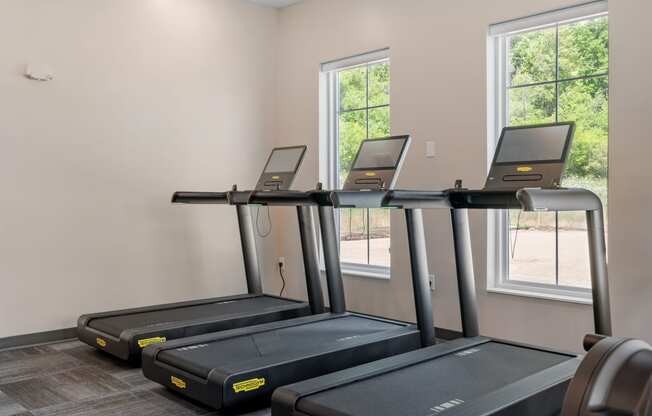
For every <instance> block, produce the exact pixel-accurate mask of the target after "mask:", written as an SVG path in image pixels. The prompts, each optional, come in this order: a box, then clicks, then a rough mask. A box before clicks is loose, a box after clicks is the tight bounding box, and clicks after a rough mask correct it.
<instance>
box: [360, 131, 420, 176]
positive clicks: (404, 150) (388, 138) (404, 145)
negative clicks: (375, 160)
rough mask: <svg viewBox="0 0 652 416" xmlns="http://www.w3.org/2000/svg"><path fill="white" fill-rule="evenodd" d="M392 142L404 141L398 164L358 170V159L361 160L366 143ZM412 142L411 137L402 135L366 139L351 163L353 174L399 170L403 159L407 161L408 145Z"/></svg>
mask: <svg viewBox="0 0 652 416" xmlns="http://www.w3.org/2000/svg"><path fill="white" fill-rule="evenodd" d="M390 140H402V141H403V145H402V146H401V151H400V152H399V154H398V158H397V159H396V163H395V164H394V165H391V166H377V167H362V168H356V167H355V165H356V163H358V159H359V158H360V154H361V153H362V150H363V148H364V145H365V143H369V142H381V141H390ZM409 142H410V136H409V135H402V136H389V137H382V138H378V139H365V140H363V141H362V142H361V143H360V147H358V151H357V152H356V154H355V159H353V163H351V169H350V171H351V172H360V171H367V170H390V169H394V170H397V171H398V170H399V168H400V167H401V164H402V162H403V159H405V153H406V150H407V147H408V144H409Z"/></svg>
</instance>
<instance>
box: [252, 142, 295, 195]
mask: <svg viewBox="0 0 652 416" xmlns="http://www.w3.org/2000/svg"><path fill="white" fill-rule="evenodd" d="M306 149H307V146H290V147H276V148H274V149H273V150H272V153H270V155H269V158H267V163H265V168H264V169H263V173H261V174H260V178H259V179H258V183H257V184H256V190H257V191H287V190H289V189H290V187H291V186H292V182H293V181H294V178H295V176H296V173H297V171H298V170H299V166H301V162H302V161H303V156H304V155H305V154H306Z"/></svg>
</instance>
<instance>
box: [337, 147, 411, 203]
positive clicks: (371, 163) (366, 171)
mask: <svg viewBox="0 0 652 416" xmlns="http://www.w3.org/2000/svg"><path fill="white" fill-rule="evenodd" d="M409 144H410V136H393V137H385V138H382V139H367V140H364V141H363V142H362V143H361V144H360V147H359V148H358V153H357V154H356V156H355V159H354V161H353V164H352V167H351V171H350V172H349V175H348V177H347V178H346V181H345V182H344V186H343V189H344V190H346V191H378V190H388V189H392V188H393V187H394V184H395V182H396V178H397V177H398V172H399V171H400V169H401V165H402V164H403V160H404V159H405V154H406V153H407V149H408V146H409Z"/></svg>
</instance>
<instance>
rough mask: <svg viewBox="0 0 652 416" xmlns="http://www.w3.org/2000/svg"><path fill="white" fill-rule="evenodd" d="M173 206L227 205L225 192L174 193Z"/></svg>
mask: <svg viewBox="0 0 652 416" xmlns="http://www.w3.org/2000/svg"><path fill="white" fill-rule="evenodd" d="M172 203H173V204H224V205H226V204H228V203H229V201H228V199H227V193H226V192H175V193H174V195H172Z"/></svg>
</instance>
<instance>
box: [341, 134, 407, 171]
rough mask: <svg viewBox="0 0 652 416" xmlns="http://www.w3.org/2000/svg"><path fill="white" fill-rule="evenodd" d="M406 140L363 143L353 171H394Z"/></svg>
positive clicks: (381, 140) (372, 140)
mask: <svg viewBox="0 0 652 416" xmlns="http://www.w3.org/2000/svg"><path fill="white" fill-rule="evenodd" d="M407 140H408V139H407V137H401V138H392V139H371V140H365V141H363V142H362V144H361V145H360V150H358V156H357V158H356V160H355V163H354V164H353V169H365V170H366V169H395V168H396V167H397V166H398V164H399V161H400V160H401V154H402V152H403V149H404V148H405V144H406V142H407Z"/></svg>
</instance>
